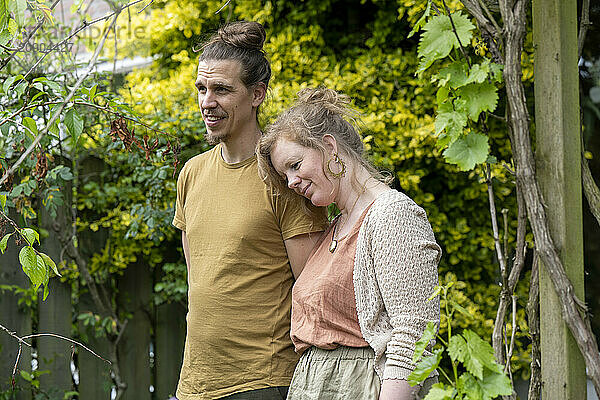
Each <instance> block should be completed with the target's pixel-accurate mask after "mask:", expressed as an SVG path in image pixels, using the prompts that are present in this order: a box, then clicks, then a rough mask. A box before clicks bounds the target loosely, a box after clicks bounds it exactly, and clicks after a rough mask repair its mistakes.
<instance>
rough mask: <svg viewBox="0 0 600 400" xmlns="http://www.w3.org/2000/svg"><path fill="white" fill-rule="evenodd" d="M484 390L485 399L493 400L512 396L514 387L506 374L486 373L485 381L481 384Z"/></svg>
mask: <svg viewBox="0 0 600 400" xmlns="http://www.w3.org/2000/svg"><path fill="white" fill-rule="evenodd" d="M479 385H480V386H481V389H482V390H483V399H484V400H491V399H495V398H496V397H498V396H508V395H511V394H512V392H513V391H512V385H511V382H510V378H509V377H508V376H506V375H505V374H504V373H497V372H489V371H487V370H486V371H485V372H484V379H483V381H482V382H480V383H479Z"/></svg>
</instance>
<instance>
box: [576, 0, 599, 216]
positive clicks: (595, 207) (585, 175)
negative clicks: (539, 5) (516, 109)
mask: <svg viewBox="0 0 600 400" xmlns="http://www.w3.org/2000/svg"><path fill="white" fill-rule="evenodd" d="M590 25H591V24H590V0H583V1H582V4H581V18H580V21H579V36H578V38H577V44H578V54H579V58H581V55H582V52H583V45H584V43H585V36H586V34H587V30H588V27H589V26H590ZM580 125H581V128H580V133H581V179H582V182H583V193H584V194H585V198H586V199H587V202H588V206H589V208H590V211H591V212H592V215H593V216H594V217H595V218H596V221H597V222H598V224H599V225H600V189H598V185H596V182H595V181H594V177H593V175H592V171H590V166H589V164H588V160H587V158H585V145H584V141H583V119H582V121H581V123H580Z"/></svg>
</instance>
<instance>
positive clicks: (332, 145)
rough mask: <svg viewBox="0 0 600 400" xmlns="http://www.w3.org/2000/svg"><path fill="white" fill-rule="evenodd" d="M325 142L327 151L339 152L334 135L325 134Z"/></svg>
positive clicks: (331, 153) (330, 152)
mask: <svg viewBox="0 0 600 400" xmlns="http://www.w3.org/2000/svg"><path fill="white" fill-rule="evenodd" d="M323 144H324V145H325V148H326V149H327V152H328V153H329V154H330V155H334V154H337V152H338V146H337V141H336V140H335V138H334V137H333V135H330V134H326V135H323Z"/></svg>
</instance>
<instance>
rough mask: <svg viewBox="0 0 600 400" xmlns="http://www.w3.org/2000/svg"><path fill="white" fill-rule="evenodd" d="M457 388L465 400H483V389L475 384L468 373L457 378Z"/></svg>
mask: <svg viewBox="0 0 600 400" xmlns="http://www.w3.org/2000/svg"><path fill="white" fill-rule="evenodd" d="M457 386H458V387H459V388H460V389H459V390H460V391H461V392H462V393H464V394H465V396H466V397H465V398H466V399H467V400H481V399H483V389H482V388H481V386H480V385H479V383H478V382H477V379H475V377H474V376H473V375H471V374H470V373H468V372H465V373H464V374H462V375H461V376H460V378H458V382H457Z"/></svg>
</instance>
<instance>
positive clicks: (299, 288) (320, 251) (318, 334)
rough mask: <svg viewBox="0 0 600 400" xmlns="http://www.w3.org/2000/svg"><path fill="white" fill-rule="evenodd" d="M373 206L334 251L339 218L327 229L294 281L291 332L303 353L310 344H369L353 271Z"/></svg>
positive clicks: (333, 345)
mask: <svg viewBox="0 0 600 400" xmlns="http://www.w3.org/2000/svg"><path fill="white" fill-rule="evenodd" d="M370 207H371V206H370V205H369V207H367V209H366V210H365V211H364V212H363V214H362V215H361V217H360V218H359V220H358V221H357V222H356V224H355V225H354V227H353V228H352V230H351V231H350V232H349V233H348V234H347V235H346V236H344V237H341V238H338V239H337V240H338V244H337V248H336V249H335V251H334V252H333V253H331V252H330V251H329V246H330V244H331V239H332V234H333V227H335V225H336V224H337V221H336V222H335V223H333V224H332V225H331V226H330V227H329V229H328V230H327V231H325V233H324V234H323V236H322V237H321V239H320V241H319V242H318V243H317V245H316V246H315V250H314V252H313V253H312V254H311V256H310V257H309V258H308V260H307V261H306V266H305V267H304V270H303V271H302V273H301V274H300V277H299V278H298V280H297V281H296V283H295V284H294V287H293V289H292V320H291V329H290V336H291V338H292V342H293V343H294V346H295V348H296V352H297V353H299V354H302V352H304V350H306V349H308V348H309V347H310V346H316V347H319V348H321V349H335V348H336V347H338V346H349V347H366V346H368V345H369V344H368V343H367V342H366V341H365V339H364V338H363V335H362V333H361V331H360V326H359V324H358V315H357V312H356V299H355V297H354V284H353V281H352V274H353V269H354V254H355V252H356V240H357V238H358V232H359V230H360V226H361V224H362V222H363V219H364V218H365V215H366V214H367V211H368V209H369V208H370Z"/></svg>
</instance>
